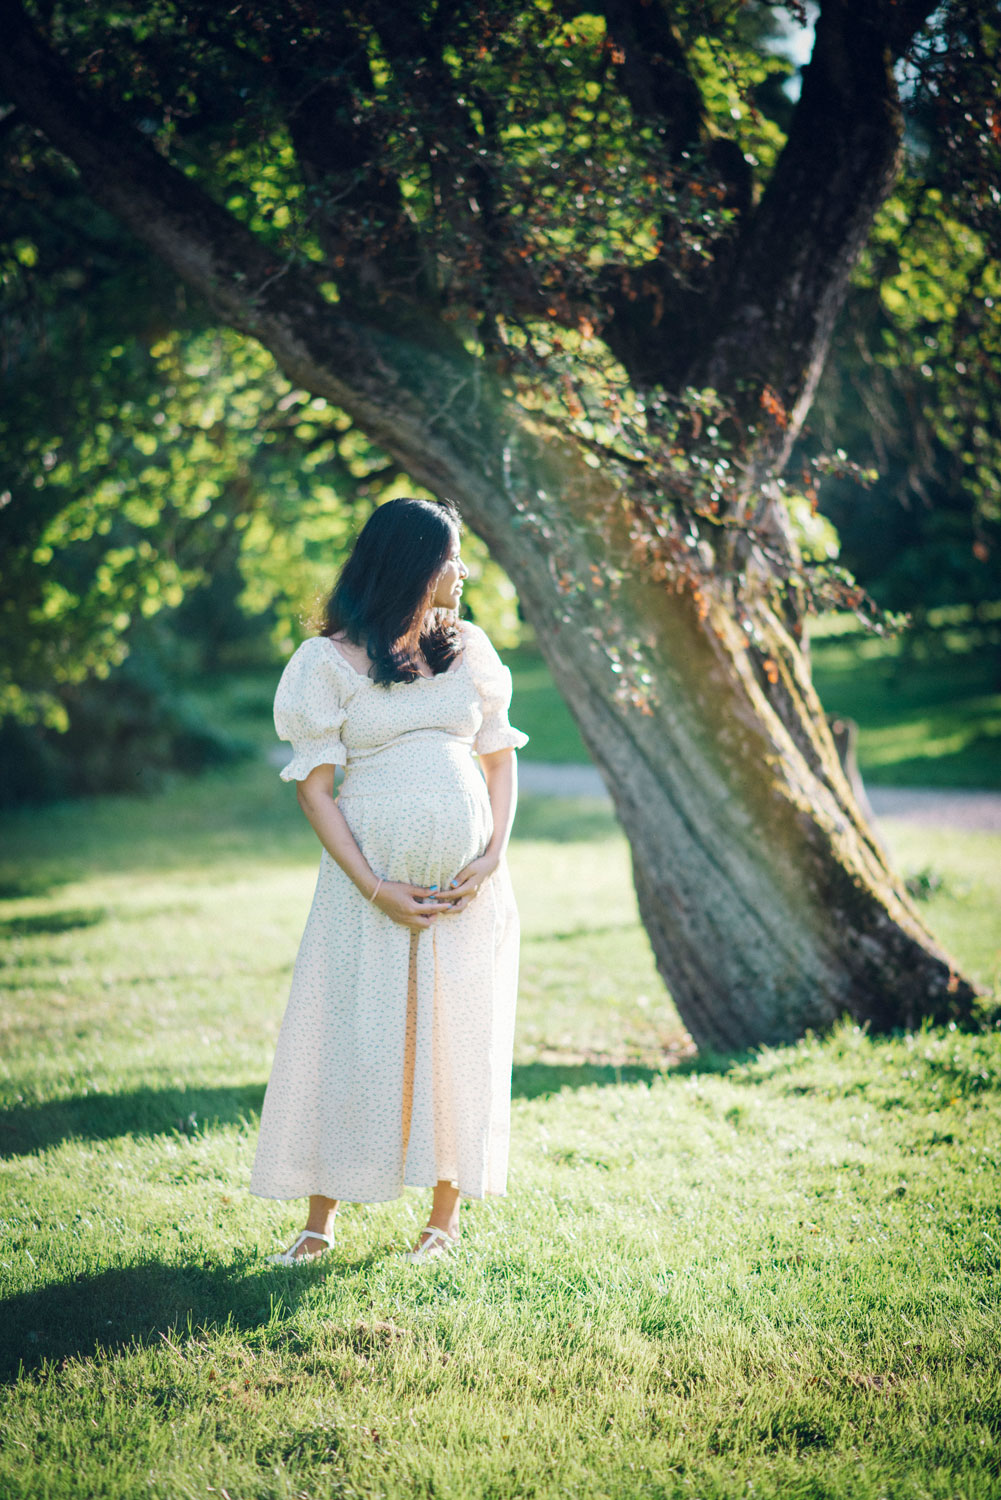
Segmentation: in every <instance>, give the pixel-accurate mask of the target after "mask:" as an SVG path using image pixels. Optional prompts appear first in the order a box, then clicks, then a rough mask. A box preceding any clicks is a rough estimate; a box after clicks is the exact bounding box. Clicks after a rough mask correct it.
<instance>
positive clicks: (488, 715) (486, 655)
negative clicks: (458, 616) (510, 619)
mask: <svg viewBox="0 0 1001 1500" xmlns="http://www.w3.org/2000/svg"><path fill="white" fill-rule="evenodd" d="M462 628H463V633H464V636H465V646H464V650H465V651H466V652H467V653H468V661H469V668H470V674H471V676H472V679H473V682H474V683H475V685H476V691H477V695H478V697H479V700H480V709H481V712H482V714H483V723H482V724H481V726H480V729H479V732H478V733H477V736H476V738H475V740H474V741H473V749H474V750H475V751H476V754H477V755H490V754H491V753H492V752H493V751H494V750H520V749H521V747H522V745H527V744H528V735H527V734H522V732H521V730H520V729H514V728H512V726H511V725H510V724H509V723H508V717H507V716H508V709H509V708H510V706H511V673H510V671H509V670H508V668H507V667H506V666H505V665H504V663H503V662H502V661H501V659H500V657H499V656H498V655H497V652H496V651H495V650H494V647H493V645H492V643H491V641H490V638H489V637H488V636H487V635H486V633H485V632H484V631H482V630H481V629H480V627H479V626H478V625H472V624H470V622H469V621H468V620H466V621H464V622H463V627H462Z"/></svg>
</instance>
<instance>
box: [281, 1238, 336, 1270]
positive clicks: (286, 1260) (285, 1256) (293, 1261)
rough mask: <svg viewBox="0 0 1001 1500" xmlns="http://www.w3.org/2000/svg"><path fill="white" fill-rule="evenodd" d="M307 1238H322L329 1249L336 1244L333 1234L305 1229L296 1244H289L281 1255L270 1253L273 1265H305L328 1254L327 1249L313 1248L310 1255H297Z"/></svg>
mask: <svg viewBox="0 0 1001 1500" xmlns="http://www.w3.org/2000/svg"><path fill="white" fill-rule="evenodd" d="M306 1240H322V1241H323V1243H324V1244H325V1245H326V1247H327V1250H332V1249H333V1246H334V1237H333V1235H332V1234H321V1233H320V1231H319V1230H318V1229H304V1230H303V1231H302V1234H300V1236H299V1238H298V1239H297V1240H296V1242H295V1244H294V1245H289V1247H288V1249H287V1250H282V1251H281V1253H280V1254H279V1255H269V1256H268V1260H269V1261H270V1262H271V1264H272V1265H273V1266H304V1265H305V1264H306V1262H307V1261H310V1260H319V1259H320V1256H321V1255H326V1253H327V1250H311V1251H310V1252H309V1254H308V1255H296V1253H295V1252H296V1251H297V1250H298V1248H299V1246H300V1245H302V1244H304V1243H305V1242H306Z"/></svg>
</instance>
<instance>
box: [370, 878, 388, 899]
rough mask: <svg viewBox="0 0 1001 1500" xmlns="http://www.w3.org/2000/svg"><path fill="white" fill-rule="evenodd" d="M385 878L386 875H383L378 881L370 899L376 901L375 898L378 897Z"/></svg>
mask: <svg viewBox="0 0 1001 1500" xmlns="http://www.w3.org/2000/svg"><path fill="white" fill-rule="evenodd" d="M385 878H386V877H385V875H383V876H382V877H381V879H380V880H379V881H378V882H377V884H376V887H375V890H374V891H373V892H372V894H371V896H369V898H368V899H369V900H370V901H374V900H375V898H376V896H378V894H379V892H380V890H381V889H382V882H383V880H385Z"/></svg>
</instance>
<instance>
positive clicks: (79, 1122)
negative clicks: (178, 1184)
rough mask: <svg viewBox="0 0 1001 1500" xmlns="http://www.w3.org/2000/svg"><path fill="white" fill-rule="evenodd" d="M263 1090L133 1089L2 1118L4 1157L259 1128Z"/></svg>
mask: <svg viewBox="0 0 1001 1500" xmlns="http://www.w3.org/2000/svg"><path fill="white" fill-rule="evenodd" d="M263 1100H264V1085H263V1083H261V1084H247V1085H245V1086H244V1087H242V1088H233V1089H209V1088H206V1089H200V1088H193V1089H183V1088H181V1089H150V1088H146V1089H135V1090H133V1091H132V1092H130V1093H127V1094H98V1093H94V1094H84V1095H82V1096H80V1097H77V1098H71V1099H51V1100H47V1101H46V1102H45V1103H42V1104H22V1105H16V1106H15V1107H14V1108H13V1109H7V1110H4V1111H3V1112H2V1113H0V1156H4V1157H7V1156H23V1155H25V1154H26V1153H27V1152H30V1151H45V1150H47V1149H49V1148H50V1147H52V1146H58V1145H59V1143H60V1142H61V1141H67V1140H73V1139H79V1140H91V1141H107V1140H113V1139H114V1138H115V1137H116V1136H120V1135H128V1136H154V1135H186V1136H194V1135H201V1134H202V1133H203V1132H204V1131H205V1130H207V1129H209V1128H211V1127H212V1126H215V1125H239V1124H240V1123H241V1122H242V1123H251V1124H253V1123H256V1120H257V1117H258V1116H259V1115H260V1112H261V1104H262V1102H263Z"/></svg>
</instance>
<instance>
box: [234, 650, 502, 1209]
mask: <svg viewBox="0 0 1001 1500" xmlns="http://www.w3.org/2000/svg"><path fill="white" fill-rule="evenodd" d="M448 675H453V674H448ZM454 690H455V689H454V687H449V688H446V689H445V690H444V691H447V692H452V691H454ZM394 691H395V689H394ZM415 701H416V700H415ZM508 733H509V734H511V733H516V732H512V731H510V730H509V731H508ZM523 738H524V737H523V736H519V739H523ZM337 805H338V807H339V808H340V809H341V811H342V812H343V814H344V816H345V819H346V820H347V823H348V825H349V827H350V829H351V832H352V834H353V835H354V837H355V840H356V841H357V843H358V845H359V847H360V848H361V850H362V852H363V854H364V855H365V857H366V859H367V860H368V862H369V864H370V866H371V868H372V869H373V871H375V872H376V874H377V875H381V876H382V877H383V878H384V879H385V880H387V881H390V880H401V881H408V882H411V883H413V884H415V885H420V886H425V887H427V886H433V885H437V886H438V887H439V888H440V889H441V890H443V891H444V890H445V889H446V888H447V887H448V885H449V882H450V881H451V880H452V879H453V878H454V877H455V876H456V875H457V874H458V873H459V871H460V870H461V869H462V868H463V867H464V866H465V865H467V864H468V863H469V861H470V860H472V859H475V858H476V857H477V856H478V855H479V854H481V853H482V852H483V851H484V849H485V848H486V846H487V843H488V842H489V840H490V837H491V832H492V817H491V809H490V800H489V797H488V795H487V789H486V784H485V782H484V780H483V777H482V775H481V773H480V771H479V768H478V766H477V764H476V762H475V760H474V758H473V753H472V748H471V744H470V738H469V736H468V735H461V734H451V733H449V732H448V731H447V730H446V729H441V728H436V727H425V728H418V729H416V730H414V731H408V732H406V733H403V734H399V735H398V736H396V737H394V738H391V739H390V740H389V741H388V742H385V743H381V744H375V745H372V746H371V747H370V748H368V749H365V748H361V747H360V748H359V749H358V750H357V752H356V753H354V754H352V756H351V758H350V760H349V762H348V771H347V775H346V778H345V780H344V783H343V785H342V788H341V791H340V794H339V797H338V801H337ZM518 942H519V934H518V912H517V907H516V905H515V900H514V893H513V890H512V887H511V880H510V876H509V873H508V869H507V865H506V862H505V861H502V862H501V864H500V865H499V866H498V868H497V869H496V870H495V871H494V873H493V874H492V875H491V876H490V877H489V878H488V879H487V880H485V881H484V882H483V884H482V886H481V888H480V891H479V892H478V894H477V895H476V896H475V897H474V899H473V900H472V902H471V903H470V904H469V906H468V907H467V908H466V909H465V910H464V911H462V912H460V913H459V914H458V915H455V916H452V915H445V914H443V915H441V916H439V917H437V918H436V919H435V921H434V922H433V923H432V925H431V926H430V927H428V928H426V929H422V930H421V931H420V932H416V931H411V930H410V929H409V928H406V927H403V926H401V925H400V924H399V923H397V922H394V921H393V920H392V919H391V918H390V917H388V916H386V915H385V914H384V913H383V912H381V911H380V910H379V909H378V907H377V906H375V905H373V904H372V902H370V901H369V900H367V899H366V897H365V896H364V895H363V894H362V892H361V891H359V890H358V888H357V887H356V886H355V885H354V883H353V882H352V881H351V880H350V879H349V878H348V876H347V875H345V874H344V872H343V871H342V870H341V869H340V867H339V866H338V865H337V864H336V863H335V861H334V860H333V859H332V858H331V857H330V855H329V854H327V853H326V852H324V853H323V855H322V859H321V864H320V871H319V877H318V880H317V884H316V891H315V894H314V896H313V903H312V907H311V909H310V913H309V918H308V920H307V923H306V929H305V932H304V934H303V938H302V943H301V946H300V949H299V953H298V957H297V959H296V963H295V969H294V974H293V979H292V987H291V994H290V997H289V1002H288V1008H287V1010H286V1013H285V1017H284V1020H283V1022H282V1026H281V1032H280V1035H279V1039H278V1045H277V1050H276V1055H275V1061H274V1067H273V1070H272V1074H271V1079H270V1082H269V1084H268V1089H267V1093H266V1096H265V1100H264V1108H263V1113H262V1117H261V1130H260V1138H259V1143H258V1150H257V1157H256V1160H255V1163H254V1169H253V1174H252V1177H251V1183H250V1186H251V1191H252V1192H254V1193H257V1194H259V1195H261V1196H262V1197H268V1198H300V1197H305V1196H308V1195H310V1194H322V1195H323V1196H324V1197H327V1198H339V1199H345V1200H347V1201H349V1202H358V1203H371V1202H378V1201H381V1200H384V1199H390V1198H395V1197H398V1196H399V1194H400V1192H401V1191H402V1188H403V1187H404V1185H407V1186H412V1187H432V1186H434V1184H435V1183H436V1182H438V1181H439V1180H446V1181H451V1182H453V1183H455V1184H457V1185H458V1188H459V1191H460V1192H461V1193H462V1194H463V1196H465V1197H470V1198H482V1197H483V1196H484V1195H485V1194H488V1193H489V1194H501V1193H503V1192H504V1191H505V1187H506V1180H507V1164H508V1142H509V1119H510V1097H511V1058H512V1048H513V1038H514V1012H515V996H516V992H517V981H518Z"/></svg>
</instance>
